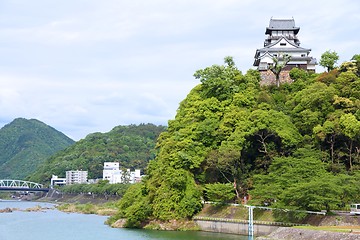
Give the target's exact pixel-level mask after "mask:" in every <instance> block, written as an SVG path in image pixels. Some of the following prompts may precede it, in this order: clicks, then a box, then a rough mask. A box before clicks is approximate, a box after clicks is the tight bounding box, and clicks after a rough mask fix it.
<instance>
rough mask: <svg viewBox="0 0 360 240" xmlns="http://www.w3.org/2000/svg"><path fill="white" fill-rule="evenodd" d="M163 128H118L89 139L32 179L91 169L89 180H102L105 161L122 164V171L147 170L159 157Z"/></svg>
mask: <svg viewBox="0 0 360 240" xmlns="http://www.w3.org/2000/svg"><path fill="white" fill-rule="evenodd" d="M164 130H165V127H163V126H155V125H153V124H140V125H129V126H117V127H115V128H113V129H112V130H111V131H110V132H107V133H93V134H89V135H88V136H87V137H86V138H85V139H82V140H80V141H78V142H76V143H75V144H74V145H72V146H71V147H69V148H67V149H65V150H63V151H61V152H59V153H57V154H55V155H53V156H52V157H50V158H49V159H47V161H46V162H45V164H43V165H42V166H41V167H40V168H39V169H37V171H36V172H35V173H34V174H32V175H31V176H30V177H29V179H30V180H32V181H35V182H48V181H50V178H51V175H53V174H54V175H58V176H59V177H65V172H66V171H69V170H80V169H82V170H87V171H88V173H89V175H88V176H89V178H102V170H103V168H104V167H103V166H104V162H120V166H121V168H131V169H135V168H136V169H141V170H144V169H145V167H146V165H147V164H148V162H149V160H151V159H153V158H154V157H155V143H156V139H157V138H158V136H159V134H160V133H161V132H162V131H164Z"/></svg>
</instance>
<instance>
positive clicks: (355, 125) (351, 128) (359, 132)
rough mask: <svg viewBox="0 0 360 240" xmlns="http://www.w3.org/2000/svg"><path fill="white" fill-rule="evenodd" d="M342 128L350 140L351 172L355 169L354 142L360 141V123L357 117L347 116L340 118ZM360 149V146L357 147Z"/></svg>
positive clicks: (348, 145) (349, 114) (348, 147)
mask: <svg viewBox="0 0 360 240" xmlns="http://www.w3.org/2000/svg"><path fill="white" fill-rule="evenodd" d="M340 126H341V128H342V131H343V133H344V135H345V136H346V137H348V139H349V141H348V142H349V144H347V149H348V151H349V154H348V156H349V169H350V171H351V170H352V168H353V160H352V159H353V156H352V155H353V149H354V142H355V141H356V140H357V139H359V137H360V121H358V120H357V119H356V117H355V116H354V115H353V114H351V113H348V114H345V115H343V116H341V118H340ZM356 147H357V148H359V146H356Z"/></svg>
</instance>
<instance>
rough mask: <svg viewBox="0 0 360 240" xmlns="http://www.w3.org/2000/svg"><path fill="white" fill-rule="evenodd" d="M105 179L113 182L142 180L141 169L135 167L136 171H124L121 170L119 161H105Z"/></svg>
mask: <svg viewBox="0 0 360 240" xmlns="http://www.w3.org/2000/svg"><path fill="white" fill-rule="evenodd" d="M103 180H108V181H109V183H111V184H113V183H135V182H140V181H141V175H140V169H135V171H134V172H132V171H130V169H126V171H123V170H120V166H119V163H118V162H105V163H104V170H103Z"/></svg>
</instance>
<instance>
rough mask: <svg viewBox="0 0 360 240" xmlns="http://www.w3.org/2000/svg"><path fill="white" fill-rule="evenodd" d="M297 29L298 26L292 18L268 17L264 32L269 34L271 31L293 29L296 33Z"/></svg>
mask: <svg viewBox="0 0 360 240" xmlns="http://www.w3.org/2000/svg"><path fill="white" fill-rule="evenodd" d="M299 30H300V28H299V27H296V26H295V20H294V19H270V23H269V27H267V28H266V31H265V34H270V33H271V32H272V31H294V33H295V34H297V33H298V32H299Z"/></svg>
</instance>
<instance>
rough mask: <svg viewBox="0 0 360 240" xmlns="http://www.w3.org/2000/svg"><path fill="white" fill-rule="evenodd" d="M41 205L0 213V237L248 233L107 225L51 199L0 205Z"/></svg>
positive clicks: (122, 239)
mask: <svg viewBox="0 0 360 240" xmlns="http://www.w3.org/2000/svg"><path fill="white" fill-rule="evenodd" d="M36 206H41V207H48V208H51V209H49V210H46V211H40V212H26V211H13V212H11V213H0V240H66V239H68V240H153V239H160V240H228V239H229V240H232V239H237V240H245V239H247V237H245V236H239V235H231V234H220V233H207V232H200V231H199V232H192V231H188V232H177V231H152V230H134V229H123V228H120V229H116V228H110V227H109V226H107V225H105V224H104V221H105V220H106V218H107V217H103V216H97V215H85V214H77V213H63V212H60V211H58V210H56V209H54V205H53V204H50V203H37V202H26V201H24V202H23V201H4V200H3V201H1V200H0V209H5V208H18V209H21V210H25V209H29V208H32V207H36Z"/></svg>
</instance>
